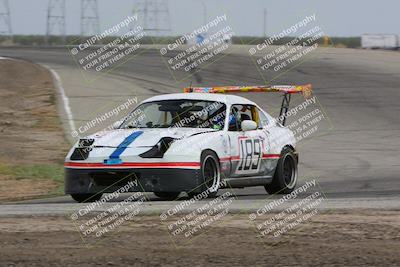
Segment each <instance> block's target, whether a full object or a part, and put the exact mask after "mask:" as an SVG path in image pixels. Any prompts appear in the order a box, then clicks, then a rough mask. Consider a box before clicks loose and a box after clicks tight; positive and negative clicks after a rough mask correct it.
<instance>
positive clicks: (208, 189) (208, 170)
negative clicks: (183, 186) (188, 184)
mask: <svg viewBox="0 0 400 267" xmlns="http://www.w3.org/2000/svg"><path fill="white" fill-rule="evenodd" d="M201 176H202V181H203V183H202V184H201V185H200V188H201V190H200V191H201V192H198V190H194V191H192V192H188V195H189V197H194V196H196V195H203V194H204V195H206V197H209V198H212V197H215V196H216V195H217V193H218V189H219V186H220V182H221V168H220V165H219V160H218V157H217V155H216V154H215V153H214V152H213V151H210V150H206V151H204V152H203V153H202V154H201Z"/></svg>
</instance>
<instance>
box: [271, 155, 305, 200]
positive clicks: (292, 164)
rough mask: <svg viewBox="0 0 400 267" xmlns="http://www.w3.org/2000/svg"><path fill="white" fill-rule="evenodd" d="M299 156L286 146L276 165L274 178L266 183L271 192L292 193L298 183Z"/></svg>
mask: <svg viewBox="0 0 400 267" xmlns="http://www.w3.org/2000/svg"><path fill="white" fill-rule="evenodd" d="M297 163H298V162H297V157H296V156H295V154H294V151H293V150H292V149H290V148H284V149H283V151H282V153H281V157H280V158H279V161H278V164H277V166H276V170H275V174H274V178H273V179H272V182H271V183H270V184H267V185H265V190H267V192H268V193H269V194H290V193H291V192H292V191H293V190H294V188H295V187H296V183H297V175H298V171H297Z"/></svg>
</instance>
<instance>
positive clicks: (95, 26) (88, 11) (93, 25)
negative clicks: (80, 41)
mask: <svg viewBox="0 0 400 267" xmlns="http://www.w3.org/2000/svg"><path fill="white" fill-rule="evenodd" d="M99 33H100V23H99V11H98V6H97V0H81V36H91V35H96V34H99Z"/></svg>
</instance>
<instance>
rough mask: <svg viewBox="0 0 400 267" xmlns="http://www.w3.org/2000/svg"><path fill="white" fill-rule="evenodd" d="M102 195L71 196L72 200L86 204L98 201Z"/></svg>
mask: <svg viewBox="0 0 400 267" xmlns="http://www.w3.org/2000/svg"><path fill="white" fill-rule="evenodd" d="M102 196H103V194H101V193H97V194H71V197H72V199H73V200H75V201H76V202H79V203H88V202H95V201H97V200H100V199H101V197H102Z"/></svg>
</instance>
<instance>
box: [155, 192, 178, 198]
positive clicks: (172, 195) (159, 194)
mask: <svg viewBox="0 0 400 267" xmlns="http://www.w3.org/2000/svg"><path fill="white" fill-rule="evenodd" d="M180 193H181V192H154V195H156V196H157V197H159V198H161V199H163V200H175V199H177V198H178V196H179V195H180Z"/></svg>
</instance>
